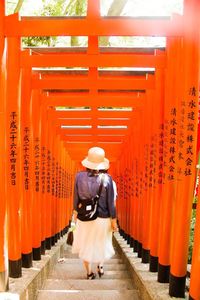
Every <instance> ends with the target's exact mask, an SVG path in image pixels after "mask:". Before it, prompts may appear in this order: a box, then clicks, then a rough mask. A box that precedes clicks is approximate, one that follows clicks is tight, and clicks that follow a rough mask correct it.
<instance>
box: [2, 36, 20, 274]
mask: <svg viewBox="0 0 200 300" xmlns="http://www.w3.org/2000/svg"><path fill="white" fill-rule="evenodd" d="M7 41H8V51H7V86H6V94H7V97H6V104H7V106H6V144H7V149H6V151H7V159H6V180H7V197H8V255H9V275H10V277H14V278H15V277H21V275H22V273H21V266H22V261H21V197H22V195H21V194H22V193H21V192H22V191H21V186H22V182H21V171H20V166H21V161H20V158H21V153H20V152H21V145H20V141H21V140H20V85H21V82H20V62H19V58H20V39H19V38H12V37H11V38H8V39H7Z"/></svg>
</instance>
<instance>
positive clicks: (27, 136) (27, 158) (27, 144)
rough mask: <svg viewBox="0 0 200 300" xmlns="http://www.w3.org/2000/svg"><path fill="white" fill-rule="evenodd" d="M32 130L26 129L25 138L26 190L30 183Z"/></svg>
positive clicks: (24, 165) (24, 167)
mask: <svg viewBox="0 0 200 300" xmlns="http://www.w3.org/2000/svg"><path fill="white" fill-rule="evenodd" d="M29 151H30V129H29V128H28V127H25V128H24V138H23V169H24V188H25V190H28V189H29V182H30V155H29Z"/></svg>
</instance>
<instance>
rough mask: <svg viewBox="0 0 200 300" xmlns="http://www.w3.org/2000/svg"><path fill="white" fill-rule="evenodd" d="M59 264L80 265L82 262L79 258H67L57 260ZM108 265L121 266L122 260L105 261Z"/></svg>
mask: <svg viewBox="0 0 200 300" xmlns="http://www.w3.org/2000/svg"><path fill="white" fill-rule="evenodd" d="M58 262H60V263H66V264H70V265H71V264H73V265H74V264H80V263H82V260H81V259H79V258H68V257H64V258H63V259H62V258H61V259H59V261H58ZM109 264H123V260H122V259H121V258H111V259H109V260H106V262H105V265H109Z"/></svg>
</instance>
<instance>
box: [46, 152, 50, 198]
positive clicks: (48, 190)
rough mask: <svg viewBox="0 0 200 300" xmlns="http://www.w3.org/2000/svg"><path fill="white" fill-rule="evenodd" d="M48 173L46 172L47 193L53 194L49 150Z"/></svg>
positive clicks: (48, 154)
mask: <svg viewBox="0 0 200 300" xmlns="http://www.w3.org/2000/svg"><path fill="white" fill-rule="evenodd" d="M46 162H47V172H46V184H47V193H51V152H50V151H49V150H47V159H46Z"/></svg>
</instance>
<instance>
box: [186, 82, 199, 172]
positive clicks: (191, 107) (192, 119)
mask: <svg viewBox="0 0 200 300" xmlns="http://www.w3.org/2000/svg"><path fill="white" fill-rule="evenodd" d="M196 97H197V90H196V88H195V87H191V88H190V89H189V91H188V101H187V115H186V120H187V126H186V128H187V133H186V145H187V147H186V153H185V154H186V156H185V168H184V175H185V176H191V175H192V169H191V166H192V165H193V162H194V159H195V158H194V154H195V153H196V149H195V144H194V141H195V139H196V136H195V126H196V121H197V116H196V107H197V104H196V101H195V98H196Z"/></svg>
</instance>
